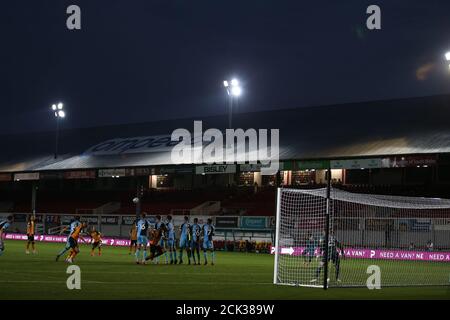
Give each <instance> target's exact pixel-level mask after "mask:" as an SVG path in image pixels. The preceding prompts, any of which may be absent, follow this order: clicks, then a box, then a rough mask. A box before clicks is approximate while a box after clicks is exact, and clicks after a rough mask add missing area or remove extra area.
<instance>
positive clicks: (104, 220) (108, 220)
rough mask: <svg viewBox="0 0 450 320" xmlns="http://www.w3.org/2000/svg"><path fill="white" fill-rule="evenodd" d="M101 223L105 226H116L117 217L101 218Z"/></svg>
mask: <svg viewBox="0 0 450 320" xmlns="http://www.w3.org/2000/svg"><path fill="white" fill-rule="evenodd" d="M101 223H102V224H105V225H106V224H107V225H116V224H118V223H119V217H117V216H102V217H101Z"/></svg>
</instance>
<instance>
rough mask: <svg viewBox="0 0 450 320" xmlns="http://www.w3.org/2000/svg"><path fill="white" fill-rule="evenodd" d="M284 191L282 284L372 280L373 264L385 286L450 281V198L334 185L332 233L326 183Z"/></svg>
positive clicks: (278, 275)
mask: <svg viewBox="0 0 450 320" xmlns="http://www.w3.org/2000/svg"><path fill="white" fill-rule="evenodd" d="M278 190H279V191H278V199H277V220H276V237H275V238H276V239H275V245H274V248H273V253H275V268H274V283H275V284H284V285H297V286H313V287H324V286H325V285H327V286H329V287H338V286H343V287H359V286H366V285H367V280H368V278H369V277H370V276H371V274H372V273H373V270H374V269H373V268H374V267H373V266H375V268H379V269H377V270H379V271H380V274H381V286H382V287H383V286H421V285H449V284H450V200H447V199H435V198H419V197H400V196H386V195H373V194H357V193H350V192H346V191H342V190H339V189H335V188H331V190H330V198H329V211H328V212H329V229H328V235H327V232H326V231H327V230H326V221H327V189H326V188H323V189H312V190H300V189H283V188H281V189H278ZM327 237H328V246H327V245H326V241H325V240H326V238H327ZM325 256H327V259H325ZM326 260H328V264H327V266H325V261H326ZM369 267H370V268H369ZM326 269H327V270H326ZM326 271H327V274H325V272H326ZM325 279H326V282H325Z"/></svg>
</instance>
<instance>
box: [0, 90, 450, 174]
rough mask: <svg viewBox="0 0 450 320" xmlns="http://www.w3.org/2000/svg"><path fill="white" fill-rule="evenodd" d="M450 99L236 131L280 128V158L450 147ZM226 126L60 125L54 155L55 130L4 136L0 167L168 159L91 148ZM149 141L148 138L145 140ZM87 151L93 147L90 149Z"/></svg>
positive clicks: (316, 113)
mask: <svg viewBox="0 0 450 320" xmlns="http://www.w3.org/2000/svg"><path fill="white" fill-rule="evenodd" d="M449 119H450V96H448V95H446V96H431V97H421V98H410V99H398V100H388V101H375V102H361V103H351V104H342V105H330V106H319V107H307V108H296V109H285V110H276V111H263V112H252V113H240V114H237V115H235V116H234V119H233V122H234V126H235V127H236V128H243V129H247V128H255V129H259V128H264V129H280V159H281V160H293V159H298V160H301V159H305V160H306V159H333V158H336V159H339V158H355V157H374V156H387V155H402V154H435V153H447V152H450V125H449ZM193 120H203V129H204V130H205V129H207V128H219V129H221V128H224V127H225V125H226V123H227V116H226V115H223V116H214V117H207V118H203V119H202V118H201V117H196V118H191V119H178V120H165V121H156V122H151V121H150V122H146V123H137V124H126V125H111V126H103V127H93V128H82V129H70V130H62V131H61V134H60V142H61V143H60V154H61V156H60V157H59V158H58V159H57V160H54V159H53V152H54V150H53V148H54V134H55V133H54V132H53V131H50V132H43V133H32V134H30V133H26V134H19V135H2V136H0V150H2V152H1V153H0V172H21V171H44V170H66V169H88V168H117V167H133V166H154V165H169V164H171V159H170V150H169V149H167V148H160V147H158V146H157V147H156V148H153V149H152V150H151V152H141V151H142V150H143V149H142V148H141V149H136V150H134V151H132V152H131V153H130V152H121V153H118V152H116V153H115V154H114V152H108V153H101V152H92V147H93V146H95V145H98V144H100V143H103V142H105V141H108V140H111V139H118V138H133V137H149V136H157V135H159V136H161V135H163V136H164V135H165V136H170V134H171V133H172V131H173V130H174V129H176V128H186V129H188V130H190V131H192V130H193ZM148 141H150V140H148ZM88 150H90V152H87V151H88Z"/></svg>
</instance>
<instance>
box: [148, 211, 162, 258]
mask: <svg viewBox="0 0 450 320" xmlns="http://www.w3.org/2000/svg"><path fill="white" fill-rule="evenodd" d="M160 219H161V217H160ZM155 227H156V226H155ZM165 231H167V227H166V225H165V224H164V223H162V224H161V225H160V226H159V228H154V229H153V230H152V231H151V240H150V256H148V257H147V258H146V260H153V259H154V258H157V257H159V256H160V255H162V254H164V252H165V251H164V249H163V248H162V247H161V245H160V243H161V238H162V235H163V234H164V232H165Z"/></svg>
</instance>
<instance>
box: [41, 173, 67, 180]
mask: <svg viewBox="0 0 450 320" xmlns="http://www.w3.org/2000/svg"><path fill="white" fill-rule="evenodd" d="M63 176H64V175H63V173H62V172H50V171H48V172H41V173H40V175H39V179H45V180H52V179H53V180H56V179H62V178H63Z"/></svg>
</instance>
